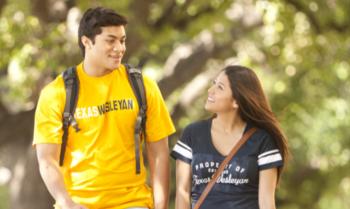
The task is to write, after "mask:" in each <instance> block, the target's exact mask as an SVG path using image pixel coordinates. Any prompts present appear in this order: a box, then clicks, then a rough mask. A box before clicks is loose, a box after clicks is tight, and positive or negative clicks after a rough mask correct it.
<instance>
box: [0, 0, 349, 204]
mask: <svg viewBox="0 0 350 209" xmlns="http://www.w3.org/2000/svg"><path fill="white" fill-rule="evenodd" d="M91 6H107V7H111V8H113V9H115V10H117V11H118V12H120V13H122V14H124V15H125V16H127V17H128V19H129V25H128V27H127V36H128V39H127V54H126V57H125V60H124V61H125V62H129V63H131V64H134V65H140V66H143V69H144V71H145V73H148V74H150V75H152V76H154V78H155V79H157V80H158V84H159V86H160V88H161V91H162V93H163V96H164V97H165V98H166V100H167V103H168V106H169V109H170V110H171V112H172V116H173V119H174V121H175V123H176V126H177V129H178V132H177V135H176V136H174V137H172V138H173V140H171V146H172V145H173V144H174V142H175V140H176V139H175V138H176V137H178V134H179V133H181V129H182V128H183V127H184V126H185V125H186V124H188V123H189V122H191V121H194V120H197V119H200V118H205V117H208V113H206V112H205V111H204V109H203V104H204V101H205V98H206V89H207V87H208V85H209V84H210V80H211V79H213V77H214V76H215V75H216V74H217V73H218V72H219V70H220V69H222V68H223V66H225V65H227V64H232V63H237V64H241V65H246V66H249V67H251V68H252V69H254V70H255V71H256V72H257V73H258V75H259V76H260V78H261V80H262V81H263V86H264V88H265V90H266V92H267V94H268V96H269V99H270V101H271V105H272V107H273V110H274V111H275V113H276V115H277V116H278V117H279V118H280V121H281V122H282V125H283V127H284V129H285V131H286V133H287V136H288V137H289V143H290V147H291V150H292V153H293V158H292V160H291V161H290V164H289V165H288V167H287V170H286V173H285V175H284V177H283V179H282V183H281V185H280V187H279V189H278V191H277V203H278V208H283V209H294V208H310V209H326V208H332V209H343V208H349V205H350V200H349V199H348V198H347V197H349V195H350V176H349V168H350V140H349V138H350V131H349V129H348V127H349V125H350V117H349V98H350V86H349V85H350V79H349V76H350V75H349V74H350V64H349V58H350V28H349V25H350V1H347V0H327V1H316V0H315V1H302V0H270V1H266V0H212V1H200V0H187V1H186V0H166V1H160V0H144V1H130V0H123V1H117V2H114V1H107V0H100V1H74V0H57V1H54V0H31V1H25V0H12V1H5V0H2V1H0V12H1V17H0V50H1V51H0V54H1V58H0V92H1V95H0V133H1V134H0V157H1V158H0V168H1V167H6V168H8V169H9V170H10V171H11V174H12V175H11V178H10V181H9V182H8V183H7V184H6V186H8V188H9V193H10V203H9V204H10V205H11V209H22V208H26V209H44V208H50V207H51V206H50V205H51V204H52V199H51V198H50V196H49V195H48V193H47V191H46V189H45V187H44V186H43V184H42V181H41V179H40V176H39V174H38V169H37V163H36V159H35V154H34V149H33V148H32V147H31V142H32V128H33V115H34V108H35V104H36V101H37V98H38V95H39V92H40V89H41V88H42V87H43V86H44V85H45V84H46V83H48V82H49V81H50V80H51V79H52V78H53V77H54V76H55V75H57V74H59V73H60V72H62V71H63V70H64V69H65V68H67V66H70V65H74V64H77V63H79V62H80V60H81V55H80V52H79V47H78V45H77V40H76V39H77V35H76V32H77V24H78V21H79V18H80V15H81V13H82V12H83V11H84V10H85V9H87V8H88V7H91ZM172 170H173V171H174V166H172ZM1 176H2V175H1V169H0V183H1V182H2V181H1ZM172 179H174V178H172ZM0 192H1V190H0ZM0 197H1V195H0ZM171 198H172V199H173V198H174V184H172V193H171ZM3 207H5V205H4V206H2V205H1V203H0V208H3Z"/></svg>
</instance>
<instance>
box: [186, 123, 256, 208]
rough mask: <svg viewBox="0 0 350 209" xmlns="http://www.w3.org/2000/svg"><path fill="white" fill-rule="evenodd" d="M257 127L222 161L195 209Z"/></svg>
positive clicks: (243, 137)
mask: <svg viewBox="0 0 350 209" xmlns="http://www.w3.org/2000/svg"><path fill="white" fill-rule="evenodd" d="M256 130H257V129H256V128H255V127H253V128H251V129H249V130H248V131H247V132H246V133H245V134H244V135H243V136H242V138H241V139H240V140H239V141H238V142H237V144H236V145H235V146H234V147H233V148H232V150H231V152H230V153H229V154H228V156H227V157H226V158H225V159H224V161H222V163H221V164H220V166H219V168H218V169H217V170H216V172H215V173H214V175H213V177H212V179H211V180H210V182H209V183H208V184H207V186H206V187H205V188H204V190H203V192H202V194H201V196H200V197H199V199H198V201H197V203H196V204H195V206H194V208H193V209H199V207H200V206H201V205H202V203H203V201H204V199H205V198H206V197H207V195H208V194H209V192H210V190H211V189H212V188H213V186H214V184H215V182H216V181H217V180H218V178H219V176H220V175H221V173H222V171H223V170H224V169H225V167H226V165H227V164H228V163H229V162H230V161H231V159H232V158H233V156H234V155H235V154H236V153H237V151H238V150H239V148H240V147H241V146H242V145H243V144H244V143H245V142H246V141H247V140H248V139H249V137H250V136H251V135H252V134H253V133H254V132H255V131H256Z"/></svg>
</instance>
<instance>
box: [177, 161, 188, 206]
mask: <svg viewBox="0 0 350 209" xmlns="http://www.w3.org/2000/svg"><path fill="white" fill-rule="evenodd" d="M191 175H192V174H191V165H190V164H188V163H185V162H183V161H181V160H176V200H175V209H190V208H191V198H190V196H191V179H192V178H191Z"/></svg>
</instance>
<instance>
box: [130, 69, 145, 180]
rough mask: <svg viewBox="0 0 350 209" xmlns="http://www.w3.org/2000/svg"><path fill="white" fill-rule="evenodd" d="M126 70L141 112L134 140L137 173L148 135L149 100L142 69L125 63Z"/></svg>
mask: <svg viewBox="0 0 350 209" xmlns="http://www.w3.org/2000/svg"><path fill="white" fill-rule="evenodd" d="M125 67H126V71H127V73H128V78H129V82H130V85H131V87H132V89H133V91H134V94H135V96H136V98H137V103H138V105H139V113H138V114H137V118H136V123H135V129H134V142H135V159H136V174H139V173H140V169H141V167H140V141H141V140H142V137H144V138H145V137H146V131H145V128H146V127H145V125H146V111H147V100H146V91H145V85H144V83H143V77H142V72H141V69H139V68H135V67H131V66H129V65H127V64H125Z"/></svg>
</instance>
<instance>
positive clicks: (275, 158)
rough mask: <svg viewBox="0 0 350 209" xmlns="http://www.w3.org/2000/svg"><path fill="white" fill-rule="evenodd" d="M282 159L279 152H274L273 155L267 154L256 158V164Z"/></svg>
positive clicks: (260, 164)
mask: <svg viewBox="0 0 350 209" xmlns="http://www.w3.org/2000/svg"><path fill="white" fill-rule="evenodd" d="M281 160H282V156H281V154H280V153H277V154H274V155H269V156H266V157H262V158H260V159H259V160H258V165H259V166H262V165H265V164H269V163H274V162H277V161H281Z"/></svg>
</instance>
